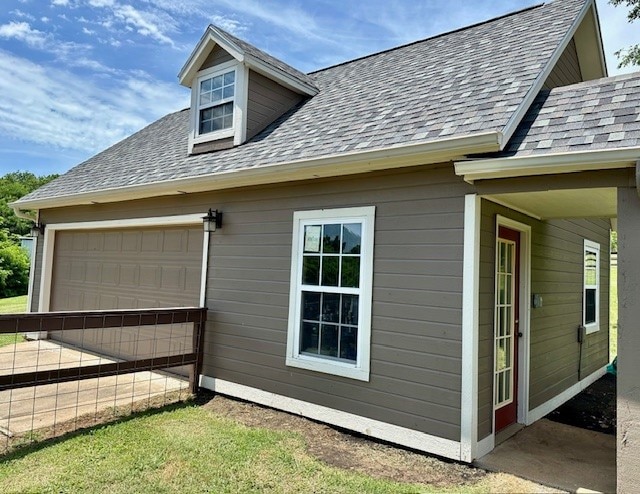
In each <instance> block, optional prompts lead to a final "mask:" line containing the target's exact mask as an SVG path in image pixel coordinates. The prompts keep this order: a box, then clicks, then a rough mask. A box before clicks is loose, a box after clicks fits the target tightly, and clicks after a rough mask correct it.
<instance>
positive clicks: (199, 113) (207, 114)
mask: <svg viewBox="0 0 640 494" xmlns="http://www.w3.org/2000/svg"><path fill="white" fill-rule="evenodd" d="M247 94H248V85H247V69H246V67H245V66H244V65H243V64H241V63H238V62H237V61H236V60H231V61H228V62H224V63H221V64H219V65H216V66H215V67H211V68H208V69H204V70H201V71H200V72H198V74H197V77H196V78H195V79H194V82H193V84H192V87H191V124H190V125H191V129H190V132H189V152H190V153H191V152H192V151H193V149H194V146H195V145H196V144H201V143H205V142H210V141H215V140H218V139H227V138H233V145H239V144H241V143H242V142H244V139H245V138H246V123H247V122H246V118H247V112H246V106H247V97H248V96H247Z"/></svg>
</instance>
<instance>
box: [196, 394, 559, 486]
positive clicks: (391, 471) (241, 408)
mask: <svg viewBox="0 0 640 494" xmlns="http://www.w3.org/2000/svg"><path fill="white" fill-rule="evenodd" d="M197 401H198V403H200V404H201V405H202V406H203V407H204V408H206V409H209V410H211V411H212V412H214V413H216V414H217V415H219V416H221V417H226V418H229V419H231V420H234V421H236V422H239V423H241V424H244V425H246V426H249V427H262V428H267V429H273V430H284V431H292V432H296V433H298V434H301V435H302V436H303V437H304V438H305V441H306V443H307V449H308V451H309V453H310V454H311V455H312V456H314V457H316V458H318V459H319V460H320V461H323V462H324V463H326V464H328V465H332V466H335V467H338V468H343V469H347V470H353V471H357V472H361V473H364V474H366V475H370V476H372V477H375V478H384V479H389V480H395V481H398V482H410V483H418V484H428V485H431V486H434V487H439V488H449V489H452V490H453V491H457V490H458V489H459V490H465V488H469V487H472V486H478V485H481V486H482V491H484V492H494V493H503V492H504V493H512V492H522V493H526V492H531V493H537V492H561V491H558V490H555V489H551V488H549V487H545V486H542V485H539V484H536V483H533V482H529V481H527V480H524V479H521V478H519V477H516V476H514V475H509V474H504V473H489V472H487V471H485V470H482V469H479V468H474V467H472V466H468V465H463V464H460V463H457V462H453V461H447V460H442V459H438V458H434V457H432V456H427V455H424V454H419V453H416V452H413V451H408V450H405V449H402V448H398V447H395V446H391V445H388V444H383V443H381V442H378V441H372V440H370V439H367V438H365V437H362V436H357V435H353V434H351V433H347V432H343V431H340V430H337V429H335V428H333V427H330V426H327V425H325V424H321V423H318V422H314V421H312V420H308V419H305V418H302V417H298V416H296V415H291V414H288V413H285V412H280V411H278V410H273V409H270V408H266V407H262V406H260V405H255V404H252V403H247V402H244V401H240V400H235V399H230V398H226V397H224V396H220V395H216V396H214V395H213V394H211V393H208V392H204V391H203V392H202V394H201V395H200V396H199V397H198V398H197Z"/></svg>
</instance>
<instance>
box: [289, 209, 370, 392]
mask: <svg viewBox="0 0 640 494" xmlns="http://www.w3.org/2000/svg"><path fill="white" fill-rule="evenodd" d="M330 220H335V221H340V222H342V223H348V222H350V221H352V222H356V221H357V222H362V244H361V250H360V256H361V257H360V289H359V290H360V299H359V314H358V322H359V324H358V358H357V360H356V363H355V364H351V363H347V362H341V361H337V360H328V359H324V358H321V357H314V356H311V355H302V354H300V352H299V350H298V348H299V338H300V317H299V316H300V311H301V298H302V297H301V294H302V284H301V273H302V257H303V256H302V252H303V238H302V235H301V233H302V232H303V231H304V230H303V228H302V225H303V223H308V222H310V221H319V222H323V223H327V222H328V221H330ZM374 221H375V206H368V207H360V208H340V209H322V210H316V211H298V212H295V213H294V214H293V236H292V238H293V241H292V245H291V285H290V295H289V329H288V334H287V357H286V365H288V366H290V367H298V368H301V369H307V370H312V371H316V372H324V373H326V374H334V375H337V376H342V377H348V378H351V379H357V380H360V381H369V370H370V355H371V297H372V286H373V237H374Z"/></svg>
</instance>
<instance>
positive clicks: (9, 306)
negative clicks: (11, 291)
mask: <svg viewBox="0 0 640 494" xmlns="http://www.w3.org/2000/svg"><path fill="white" fill-rule="evenodd" d="M26 310H27V296H26V295H20V296H19V297H11V298H3V299H0V314H12V313H18V312H26Z"/></svg>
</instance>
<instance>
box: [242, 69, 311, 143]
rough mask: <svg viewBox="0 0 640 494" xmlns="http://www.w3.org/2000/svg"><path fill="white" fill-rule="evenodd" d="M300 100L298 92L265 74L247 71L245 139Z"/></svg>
mask: <svg viewBox="0 0 640 494" xmlns="http://www.w3.org/2000/svg"><path fill="white" fill-rule="evenodd" d="M301 101H302V96H301V95H299V94H298V93H295V92H293V91H291V90H290V89H287V88H286V87H283V86H281V85H280V84H278V83H277V82H274V81H272V80H271V79H268V78H266V77H265V76H263V75H261V74H258V73H257V72H254V71H253V70H250V71H249V89H248V101H247V139H251V138H252V137H253V136H254V135H256V134H257V133H258V132H260V131H261V130H263V129H264V128H265V127H266V126H267V125H269V124H270V123H271V122H273V121H274V120H276V119H277V118H278V117H280V116H281V115H283V114H284V113H285V112H287V111H288V110H290V109H291V108H293V107H294V106H296V105H297V104H298V103H300V102H301Z"/></svg>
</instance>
